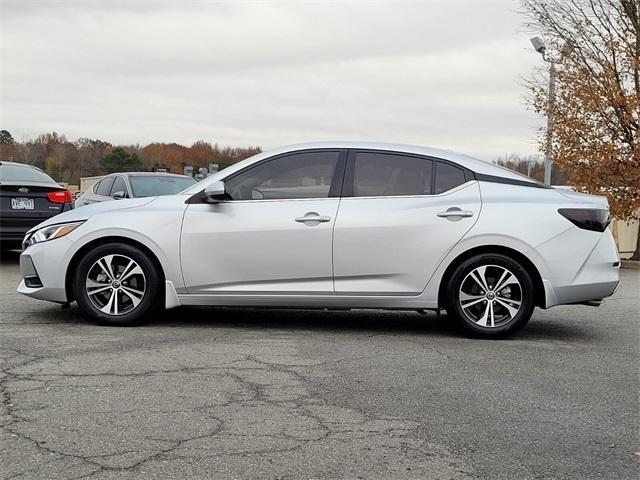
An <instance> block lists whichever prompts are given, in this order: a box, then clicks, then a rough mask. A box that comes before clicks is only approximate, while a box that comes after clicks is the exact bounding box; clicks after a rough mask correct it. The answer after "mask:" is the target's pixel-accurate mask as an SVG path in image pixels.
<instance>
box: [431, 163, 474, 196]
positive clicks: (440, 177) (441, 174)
mask: <svg viewBox="0 0 640 480" xmlns="http://www.w3.org/2000/svg"><path fill="white" fill-rule="evenodd" d="M465 181H466V180H465V176H464V170H462V169H461V168H458V167H455V166H453V165H450V164H448V163H444V162H437V166H436V187H435V193H443V192H446V191H447V190H451V189H452V188H455V187H457V186H458V185H462V184H463V183H464V182H465Z"/></svg>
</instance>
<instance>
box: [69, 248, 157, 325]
mask: <svg viewBox="0 0 640 480" xmlns="http://www.w3.org/2000/svg"><path fill="white" fill-rule="evenodd" d="M73 293H74V296H75V299H76V302H77V303H78V306H79V307H80V309H81V310H82V312H83V313H84V314H85V315H86V316H87V317H88V318H89V319H91V320H92V321H95V322H96V323H98V324H100V325H109V326H127V325H139V324H141V323H143V322H145V321H147V320H148V319H149V318H150V317H151V316H152V314H153V313H154V312H155V311H156V310H157V309H158V308H160V307H161V306H162V305H164V298H163V295H162V294H163V289H162V276H161V274H160V272H159V271H158V268H157V267H156V265H155V264H154V263H153V261H152V260H151V259H150V258H149V256H148V255H147V254H146V253H145V252H143V251H142V250H140V249H139V248H136V247H134V246H132V245H128V244H126V243H107V244H104V245H100V246H98V247H96V248H94V249H92V250H91V251H89V253H88V254H86V255H84V257H83V258H82V259H81V260H80V262H79V263H78V265H77V267H76V273H75V276H74V278H73Z"/></svg>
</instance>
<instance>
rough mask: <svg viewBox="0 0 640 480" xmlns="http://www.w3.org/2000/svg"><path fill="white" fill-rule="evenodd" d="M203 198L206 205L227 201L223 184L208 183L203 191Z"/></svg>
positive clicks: (219, 182)
mask: <svg viewBox="0 0 640 480" xmlns="http://www.w3.org/2000/svg"><path fill="white" fill-rule="evenodd" d="M204 198H205V201H206V202H207V203H218V202H221V201H223V200H226V199H227V195H226V193H225V189H224V182H221V181H217V182H213V183H210V184H209V185H207V187H206V188H205V189H204Z"/></svg>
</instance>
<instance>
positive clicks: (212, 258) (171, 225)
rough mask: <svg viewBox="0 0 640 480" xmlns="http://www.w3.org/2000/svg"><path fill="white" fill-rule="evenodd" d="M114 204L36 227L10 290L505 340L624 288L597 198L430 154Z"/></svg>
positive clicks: (238, 179) (315, 168) (257, 165)
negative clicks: (366, 314)
mask: <svg viewBox="0 0 640 480" xmlns="http://www.w3.org/2000/svg"><path fill="white" fill-rule="evenodd" d="M121 205H122V206H121V207H119V206H115V207H114V206H113V205H105V204H100V205H91V206H88V207H83V208H80V209H76V210H74V211H73V212H69V213H65V214H63V215H61V216H60V217H57V218H55V219H52V220H48V221H46V222H44V223H42V224H40V225H39V226H38V227H37V228H34V229H32V230H31V231H30V232H29V234H28V236H27V237H26V239H25V250H24V252H23V253H22V256H21V261H20V265H21V271H22V277H23V280H22V281H21V283H20V286H19V287H18V291H19V292H20V293H23V294H25V295H28V296H31V297H34V298H40V299H44V300H50V301H53V302H60V303H68V302H71V301H74V300H75V301H76V302H77V303H78V305H79V306H80V308H81V310H82V311H83V312H84V313H85V314H86V315H87V317H89V318H91V319H94V320H97V321H98V322H100V323H103V324H108V325H123V324H131V323H137V322H140V321H142V320H144V319H148V318H152V314H153V312H154V311H155V310H156V309H157V308H161V307H163V306H164V307H165V308H173V307H177V306H179V305H225V306H268V307H303V308H384V309H410V310H418V311H423V310H425V309H434V310H435V309H442V308H444V309H446V310H447V312H448V313H449V318H452V319H455V320H457V321H458V322H460V324H461V325H462V326H463V327H464V328H465V329H466V330H467V331H468V332H470V333H472V334H474V335H476V336H485V337H504V336H506V335H508V334H511V333H513V332H515V331H516V330H518V329H519V328H521V327H522V326H523V325H524V324H525V323H526V322H527V321H528V320H529V318H530V317H531V314H532V312H533V310H534V308H535V307H536V306H537V307H541V308H549V307H552V306H554V305H561V304H576V303H582V304H591V305H597V304H598V303H599V302H600V300H601V299H603V298H605V297H608V296H610V295H611V294H612V293H613V292H614V290H615V289H616V287H617V285H618V273H619V270H618V269H619V257H618V253H617V250H616V247H615V244H614V241H613V237H612V235H611V233H610V232H609V230H608V229H607V224H608V222H609V211H608V203H607V200H606V199H605V198H603V197H597V196H591V195H583V194H579V193H575V192H569V191H562V190H556V189H553V188H549V187H547V186H546V185H543V184H540V183H538V182H536V181H534V180H532V179H530V178H527V177H523V176H521V175H519V174H517V173H515V172H512V171H509V170H506V169H503V168H501V167H498V166H496V165H493V164H489V163H485V162H482V161H480V160H476V159H473V158H470V157H467V156H464V155H458V154H455V153H452V152H449V151H441V150H435V149H430V148H425V147H415V146H404V145H394V144H378V143H349V142H344V143H342V142H340V143H319V144H305V145H298V146H292V147H285V148H281V149H278V150H273V151H270V152H264V153H261V154H259V155H256V156H254V157H251V158H249V159H247V160H244V161H242V162H239V163H237V164H235V165H233V166H231V167H229V168H227V169H225V170H222V171H220V172H218V173H217V174H215V175H213V176H211V177H209V178H208V179H206V180H203V181H202V182H201V183H199V184H196V185H193V186H192V187H190V188H188V189H187V190H185V191H184V192H182V193H181V194H179V195H171V196H165V197H156V198H139V199H133V200H129V201H127V202H122V203H121Z"/></svg>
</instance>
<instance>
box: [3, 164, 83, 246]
mask: <svg viewBox="0 0 640 480" xmlns="http://www.w3.org/2000/svg"><path fill="white" fill-rule="evenodd" d="M72 208H73V197H72V196H71V192H70V191H69V190H67V189H66V188H64V187H62V186H60V185H59V184H58V183H56V182H55V181H54V180H53V179H52V178H51V177H50V176H49V175H47V174H46V173H45V172H43V171H42V170H40V169H39V168H37V167H34V166H32V165H25V164H22V163H15V162H6V161H1V162H0V246H1V247H2V250H7V249H11V248H19V247H20V245H21V243H22V239H23V238H24V235H25V233H27V231H28V230H29V229H31V228H32V227H34V226H35V225H37V224H39V223H41V222H42V221H44V220H46V219H48V218H51V217H53V216H55V215H58V214H59V213H62V212H66V211H68V210H71V209H72Z"/></svg>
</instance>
